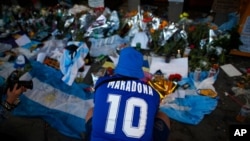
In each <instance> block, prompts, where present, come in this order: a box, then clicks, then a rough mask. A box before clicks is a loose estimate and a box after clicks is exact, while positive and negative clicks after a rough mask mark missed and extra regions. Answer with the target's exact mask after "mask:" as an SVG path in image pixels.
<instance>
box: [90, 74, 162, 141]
mask: <svg viewBox="0 0 250 141" xmlns="http://www.w3.org/2000/svg"><path fill="white" fill-rule="evenodd" d="M113 78H114V77H112V78H111V79H110V80H109V81H106V82H105V83H103V84H102V85H100V86H99V87H98V89H96V92H95V96H94V113H93V118H92V124H93V126H92V134H91V140H92V141H108V140H109V141H112V140H113V141H138V140H142V141H151V140H152V133H153V125H154V118H155V115H156V112H157V111H158V108H159V102H160V98H159V95H158V94H157V92H156V91H155V90H154V89H153V88H152V87H151V86H149V85H147V84H146V83H144V82H142V81H140V80H135V79H134V80H133V79H132V80H129V79H128V80H123V79H122V77H121V79H119V78H118V79H117V77H115V78H116V79H115V80H114V79H113ZM112 79H113V80H112ZM102 81H103V79H99V80H98V81H97V83H96V84H97V85H98V84H99V83H101V82H102Z"/></svg>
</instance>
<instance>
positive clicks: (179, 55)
mask: <svg viewBox="0 0 250 141" xmlns="http://www.w3.org/2000/svg"><path fill="white" fill-rule="evenodd" d="M176 57H177V58H181V50H179V49H178V50H177V55H176Z"/></svg>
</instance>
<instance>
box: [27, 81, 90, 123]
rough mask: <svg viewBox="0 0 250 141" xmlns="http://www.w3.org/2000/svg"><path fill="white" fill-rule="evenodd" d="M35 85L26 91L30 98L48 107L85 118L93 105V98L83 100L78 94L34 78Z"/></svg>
mask: <svg viewBox="0 0 250 141" xmlns="http://www.w3.org/2000/svg"><path fill="white" fill-rule="evenodd" d="M32 80H33V83H34V87H33V89H32V90H28V91H27V92H25V93H24V95H25V96H27V97H28V98H29V99H31V100H33V101H35V102H37V103H39V104H41V105H43V106H45V107H48V108H49V109H55V110H59V111H63V112H66V113H69V114H71V115H74V116H77V117H80V118H83V119H84V118H85V116H86V114H87V111H88V109H89V108H90V107H93V99H90V100H83V99H80V98H78V97H76V96H73V95H70V94H67V93H65V92H62V91H61V90H59V89H56V88H53V87H52V86H50V85H48V84H46V83H43V82H41V81H39V80H38V79H37V78H33V79H32Z"/></svg>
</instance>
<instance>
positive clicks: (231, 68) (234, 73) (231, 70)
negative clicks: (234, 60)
mask: <svg viewBox="0 0 250 141" xmlns="http://www.w3.org/2000/svg"><path fill="white" fill-rule="evenodd" d="M221 68H222V70H223V71H224V72H225V73H226V74H227V75H228V76H229V77H233V76H241V75H242V73H241V72H240V71H238V70H237V69H236V68H235V67H234V66H233V65H232V64H226V65H223V66H221Z"/></svg>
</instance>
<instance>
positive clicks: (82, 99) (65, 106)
mask: <svg viewBox="0 0 250 141" xmlns="http://www.w3.org/2000/svg"><path fill="white" fill-rule="evenodd" d="M31 65H32V69H31V70H30V71H29V72H27V73H26V74H25V75H23V76H22V77H21V78H20V79H22V80H30V79H32V81H33V89H32V90H27V91H26V92H25V93H24V94H23V95H21V97H20V100H21V102H20V104H19V106H17V108H16V109H15V110H14V111H13V114H14V115H17V116H29V117H41V118H43V119H44V120H45V121H47V122H48V123H49V124H50V126H52V127H53V128H55V129H57V130H58V131H59V132H61V133H62V134H64V135H66V136H70V137H74V138H79V139H80V138H81V134H82V133H83V132H85V116H86V113H87V111H88V109H89V108H91V107H93V95H92V94H90V93H86V92H85V91H84V88H85V87H87V85H85V84H77V83H73V84H72V86H68V85H67V84H66V83H64V82H63V81H62V80H61V78H62V77H63V74H62V73H61V72H60V71H59V70H56V69H54V68H51V67H49V66H46V65H44V64H42V63H40V62H36V61H31Z"/></svg>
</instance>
